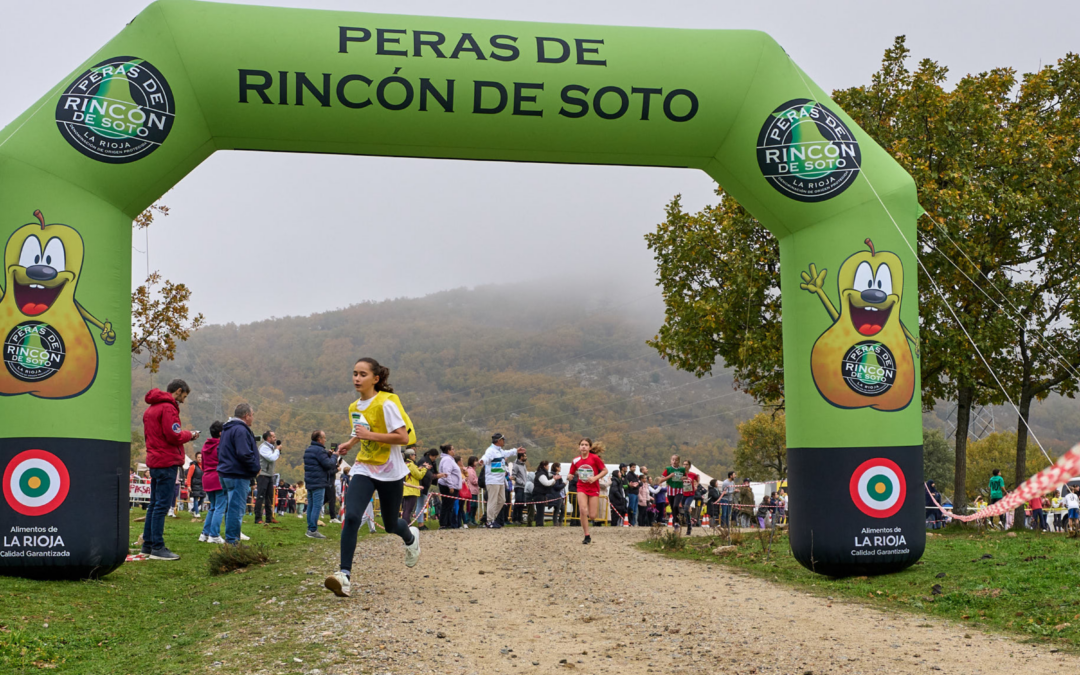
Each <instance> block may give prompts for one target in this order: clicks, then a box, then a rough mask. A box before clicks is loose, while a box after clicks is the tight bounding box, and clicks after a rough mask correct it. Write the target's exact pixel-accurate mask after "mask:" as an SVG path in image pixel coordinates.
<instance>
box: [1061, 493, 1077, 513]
mask: <svg viewBox="0 0 1080 675" xmlns="http://www.w3.org/2000/svg"><path fill="white" fill-rule="evenodd" d="M1063 499H1064V500H1065V508H1067V509H1080V497H1078V496H1077V495H1076V493H1075V492H1066V493H1065V496H1064V497H1063Z"/></svg>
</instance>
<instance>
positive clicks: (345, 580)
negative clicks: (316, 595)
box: [323, 571, 352, 598]
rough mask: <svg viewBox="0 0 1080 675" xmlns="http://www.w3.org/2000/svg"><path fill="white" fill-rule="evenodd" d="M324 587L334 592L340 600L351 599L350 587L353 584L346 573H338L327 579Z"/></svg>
mask: <svg viewBox="0 0 1080 675" xmlns="http://www.w3.org/2000/svg"><path fill="white" fill-rule="evenodd" d="M323 585H324V586H326V587H327V588H328V589H330V590H331V591H333V592H334V595H336V596H338V597H339V598H347V597H349V587H350V586H351V585H352V584H350V583H349V577H347V576H345V573H344V572H341V571H338V572H334V573H333V574H331V575H330V576H328V577H326V581H324V582H323Z"/></svg>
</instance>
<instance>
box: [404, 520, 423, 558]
mask: <svg viewBox="0 0 1080 675" xmlns="http://www.w3.org/2000/svg"><path fill="white" fill-rule="evenodd" d="M409 532H412V537H413V539H412V544H409V545H408V546H406V547H405V567H416V563H418V562H420V530H418V529H416V528H415V527H410V528H409Z"/></svg>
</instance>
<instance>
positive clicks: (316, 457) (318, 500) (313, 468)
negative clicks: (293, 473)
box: [304, 431, 337, 539]
mask: <svg viewBox="0 0 1080 675" xmlns="http://www.w3.org/2000/svg"><path fill="white" fill-rule="evenodd" d="M336 466H337V463H336V462H335V461H334V458H333V457H331V456H330V453H329V452H327V450H326V434H325V433H323V432H322V431H313V432H311V445H309V446H308V447H307V450H304V484H305V485H307V489H308V512H307V536H309V537H311V538H312V539H326V536H325V535H323V534H322V533H321V532H319V512H320V511H322V505H323V497H324V496H325V495H326V490H327V488H329V489H331V490H333V489H334V485H333V483H331V482H330V480H329V476H330V472H331V471H333V470H334V468H335V467H336Z"/></svg>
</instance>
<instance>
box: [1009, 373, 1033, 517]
mask: <svg viewBox="0 0 1080 675" xmlns="http://www.w3.org/2000/svg"><path fill="white" fill-rule="evenodd" d="M1032 389H1033V387H1032V386H1031V382H1030V381H1029V380H1028V379H1027V378H1025V379H1024V387H1023V389H1021V390H1020V417H1019V418H1018V419H1017V420H1016V486H1015V487H1014V488H1013V489H1014V490H1015V489H1016V488H1017V487H1020V484H1021V483H1023V482H1024V481H1026V480H1027V479H1028V475H1027V440H1028V426H1027V423H1028V420H1029V419H1030V418H1031V399H1032V398H1033V396H1032V393H1031V391H1032ZM1013 526H1014V527H1015V528H1016V529H1023V527H1024V505H1023V504H1021V505H1020V506H1017V507H1016V511H1015V512H1014V514H1013Z"/></svg>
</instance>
